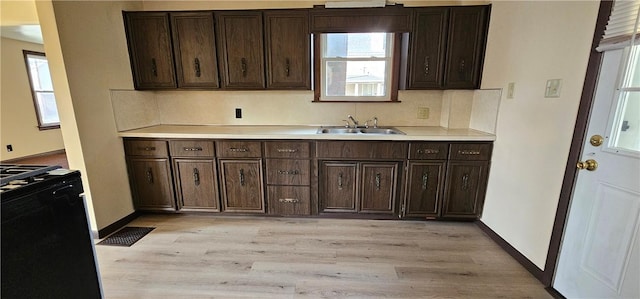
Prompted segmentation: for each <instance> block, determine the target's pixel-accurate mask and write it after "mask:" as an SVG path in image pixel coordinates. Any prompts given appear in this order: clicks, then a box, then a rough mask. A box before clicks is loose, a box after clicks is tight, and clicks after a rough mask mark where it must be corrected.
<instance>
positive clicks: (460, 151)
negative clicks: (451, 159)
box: [458, 150, 480, 155]
mask: <svg viewBox="0 0 640 299" xmlns="http://www.w3.org/2000/svg"><path fill="white" fill-rule="evenodd" d="M458 154H460V155H479V154H480V151H478V150H459V151H458Z"/></svg>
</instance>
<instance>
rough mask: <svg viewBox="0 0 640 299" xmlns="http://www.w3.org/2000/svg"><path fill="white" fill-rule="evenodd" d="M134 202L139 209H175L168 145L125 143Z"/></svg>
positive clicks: (155, 141) (165, 143)
mask: <svg viewBox="0 0 640 299" xmlns="http://www.w3.org/2000/svg"><path fill="white" fill-rule="evenodd" d="M124 146H125V153H126V155H127V165H128V170H129V182H130V185H131V191H132V195H133V201H134V205H135V207H136V209H138V210H168V211H174V210H175V200H174V196H173V184H172V182H171V166H170V163H169V157H168V152H167V142H166V141H160V140H125V141H124Z"/></svg>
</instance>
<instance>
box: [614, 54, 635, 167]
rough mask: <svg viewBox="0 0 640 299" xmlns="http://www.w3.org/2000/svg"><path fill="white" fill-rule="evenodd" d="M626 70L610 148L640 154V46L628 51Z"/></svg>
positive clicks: (619, 95)
mask: <svg viewBox="0 0 640 299" xmlns="http://www.w3.org/2000/svg"><path fill="white" fill-rule="evenodd" d="M626 51H627V52H626V54H627V55H628V56H627V57H628V58H627V59H626V60H624V59H623V65H622V66H621V67H622V68H626V70H625V73H624V75H623V77H622V81H621V83H620V87H619V89H618V95H617V104H616V106H614V107H615V109H614V110H612V113H614V115H612V116H613V117H612V120H613V122H612V124H611V125H610V126H612V128H611V130H610V131H611V138H610V139H609V140H610V144H609V146H610V147H611V148H614V149H615V150H616V151H618V152H619V151H623V152H627V153H629V154H633V153H635V154H636V155H637V154H638V153H639V152H640V130H639V127H640V46H638V45H636V46H632V47H629V48H627V49H626Z"/></svg>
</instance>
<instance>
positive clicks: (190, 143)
mask: <svg viewBox="0 0 640 299" xmlns="http://www.w3.org/2000/svg"><path fill="white" fill-rule="evenodd" d="M169 151H170V153H171V156H172V157H213V156H215V152H214V149H213V141H203V140H171V141H169Z"/></svg>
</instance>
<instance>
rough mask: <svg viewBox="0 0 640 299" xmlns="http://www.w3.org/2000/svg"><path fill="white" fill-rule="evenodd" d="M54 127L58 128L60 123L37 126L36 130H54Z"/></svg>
mask: <svg viewBox="0 0 640 299" xmlns="http://www.w3.org/2000/svg"><path fill="white" fill-rule="evenodd" d="M55 129H60V125H50V126H38V130H40V131H46V130H55Z"/></svg>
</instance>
